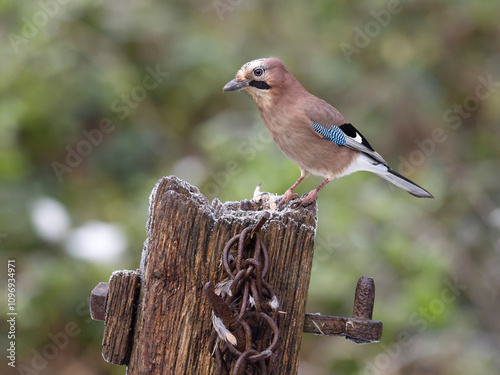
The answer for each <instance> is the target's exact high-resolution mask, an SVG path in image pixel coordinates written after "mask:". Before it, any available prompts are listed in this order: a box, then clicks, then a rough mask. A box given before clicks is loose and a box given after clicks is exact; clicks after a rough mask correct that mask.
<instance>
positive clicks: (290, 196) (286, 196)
mask: <svg viewBox="0 0 500 375" xmlns="http://www.w3.org/2000/svg"><path fill="white" fill-rule="evenodd" d="M298 197H299V195H298V194H294V193H292V192H291V191H290V190H287V191H286V192H285V194H283V198H281V201H280V203H279V205H278V206H279V207H283V206H284V205H285V204H287V203H288V202H290V201H292V200H294V199H297V198H298Z"/></svg>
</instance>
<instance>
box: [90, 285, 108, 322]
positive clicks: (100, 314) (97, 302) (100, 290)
mask: <svg viewBox="0 0 500 375" xmlns="http://www.w3.org/2000/svg"><path fill="white" fill-rule="evenodd" d="M108 289H109V283H99V284H97V286H96V287H95V288H94V290H92V293H90V317H91V318H92V319H94V320H100V321H104V320H105V319H106V299H107V297H108Z"/></svg>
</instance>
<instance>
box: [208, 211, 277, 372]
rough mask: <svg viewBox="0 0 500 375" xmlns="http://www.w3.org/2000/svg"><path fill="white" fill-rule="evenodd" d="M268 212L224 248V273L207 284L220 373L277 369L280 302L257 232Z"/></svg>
mask: <svg viewBox="0 0 500 375" xmlns="http://www.w3.org/2000/svg"><path fill="white" fill-rule="evenodd" d="M269 217H270V213H269V212H267V211H266V212H265V213H264V215H263V217H262V218H261V220H260V221H259V222H258V223H257V224H256V225H255V226H254V227H248V228H245V229H244V230H243V231H242V232H241V233H240V234H237V235H236V236H234V237H232V238H231V239H230V240H229V241H228V242H227V244H226V246H225V247H224V250H223V251H222V265H223V267H224V272H225V274H226V278H225V279H224V280H222V281H221V282H220V283H219V284H217V285H216V286H214V284H213V283H212V282H208V283H207V284H205V288H204V289H205V294H206V296H207V299H208V301H209V303H210V306H211V307H212V310H213V311H212V323H213V330H212V335H211V336H210V343H209V348H210V351H211V353H212V355H213V356H214V358H215V362H216V374H217V375H229V374H231V375H242V374H249V375H250V374H261V375H272V374H274V371H273V365H274V363H275V361H276V358H277V355H278V340H279V328H278V327H279V320H280V315H279V313H278V307H279V302H278V298H277V297H276V294H275V293H274V290H273V288H272V287H271V286H270V285H269V283H267V282H266V280H265V276H266V274H267V272H268V270H269V255H268V252H267V248H266V246H265V245H264V243H263V242H262V239H261V237H260V236H259V231H260V229H261V228H262V225H264V223H265V222H266V221H267V220H268V219H269ZM231 367H233V369H232V372H230V371H229V370H230V368H231Z"/></svg>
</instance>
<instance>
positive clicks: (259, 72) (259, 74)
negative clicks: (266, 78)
mask: <svg viewBox="0 0 500 375" xmlns="http://www.w3.org/2000/svg"><path fill="white" fill-rule="evenodd" d="M253 74H254V76H256V77H260V76H261V75H262V74H264V70H263V69H261V68H255V69H254V70H253Z"/></svg>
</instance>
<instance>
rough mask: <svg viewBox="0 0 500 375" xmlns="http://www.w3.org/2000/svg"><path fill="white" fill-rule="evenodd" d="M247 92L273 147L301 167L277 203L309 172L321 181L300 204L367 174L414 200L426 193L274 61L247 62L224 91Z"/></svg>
mask: <svg viewBox="0 0 500 375" xmlns="http://www.w3.org/2000/svg"><path fill="white" fill-rule="evenodd" d="M237 90H238V91H239V90H246V91H247V92H248V93H249V94H250V95H252V97H253V99H254V100H255V104H257V108H258V109H259V112H260V116H261V118H262V121H263V122H264V125H265V126H266V128H267V130H268V131H269V134H270V135H271V137H272V138H273V140H274V142H275V143H276V145H277V146H278V148H279V149H280V150H281V152H283V153H284V154H285V155H286V156H287V157H288V158H289V159H291V160H292V161H294V162H295V163H296V164H297V165H298V166H299V168H300V178H299V179H298V180H297V181H296V182H295V183H294V184H293V185H292V187H290V189H288V190H287V191H286V192H285V194H284V195H283V199H282V200H281V203H280V204H281V205H282V204H284V203H286V202H288V201H290V200H291V199H294V198H298V195H297V194H293V191H294V189H295V188H296V187H297V186H298V185H299V184H300V183H301V182H302V181H303V180H304V179H305V178H306V177H307V176H309V174H311V173H312V174H314V175H317V176H322V177H324V178H325V180H324V181H323V182H322V183H321V184H320V185H319V186H318V187H317V188H316V189H314V190H312V191H311V192H309V194H308V195H307V196H306V197H305V198H304V199H303V200H302V205H304V206H306V205H308V204H311V203H313V202H315V201H316V199H317V197H318V192H319V191H320V190H321V189H322V188H323V187H324V186H325V185H326V184H327V183H328V182H330V181H331V180H333V179H334V178H336V177H342V176H345V175H348V174H351V173H353V172H357V171H369V172H372V173H375V174H376V175H378V176H380V177H382V178H384V179H386V180H387V181H389V182H391V183H393V184H394V185H396V186H397V187H399V188H401V189H404V190H406V191H407V192H408V193H410V194H412V195H414V196H416V197H419V198H434V197H433V196H432V195H431V194H430V193H429V192H428V191H426V190H425V189H423V188H421V187H420V186H418V185H417V184H415V183H413V182H412V181H410V180H409V179H407V178H406V177H404V176H402V175H400V174H399V173H397V172H395V171H394V170H392V169H391V168H390V167H389V166H388V165H387V163H386V161H385V160H384V159H383V158H382V156H380V155H379V154H378V153H377V152H376V151H375V150H374V149H373V148H372V146H371V145H370V143H368V141H367V140H366V139H365V137H363V135H362V134H361V133H360V132H359V131H358V130H356V128H354V126H352V125H351V124H350V123H349V122H347V121H346V120H345V119H344V117H343V116H342V115H341V114H340V112H339V111H337V110H336V109H335V108H334V107H332V106H331V105H330V104H328V103H327V102H325V101H324V100H322V99H320V98H318V97H316V96H314V95H312V94H311V93H309V92H308V91H307V90H306V89H305V88H304V87H303V86H302V85H301V84H300V83H299V81H297V79H296V78H295V77H294V76H293V75H292V74H291V73H290V72H288V70H287V69H286V68H285V65H284V64H283V62H282V61H281V60H280V59H278V58H277V57H269V58H264V59H257V60H253V61H250V62H247V63H246V64H245V65H243V66H242V67H241V69H240V70H238V72H237V73H236V78H235V79H233V80H232V81H230V82H228V83H227V84H226V85H225V86H224V88H223V91H237Z"/></svg>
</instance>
